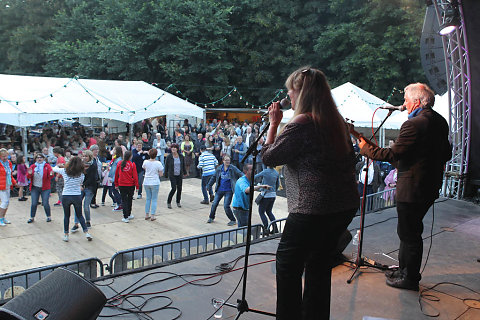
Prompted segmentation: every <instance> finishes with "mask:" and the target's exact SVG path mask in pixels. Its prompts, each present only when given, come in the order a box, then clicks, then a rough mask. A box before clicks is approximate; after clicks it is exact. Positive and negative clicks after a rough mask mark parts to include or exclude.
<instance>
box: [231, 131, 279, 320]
mask: <svg viewBox="0 0 480 320" xmlns="http://www.w3.org/2000/svg"><path fill="white" fill-rule="evenodd" d="M269 127H270V122H268V123H267V124H266V125H265V128H264V129H263V130H262V132H261V133H260V134H259V135H258V137H257V139H255V141H254V142H253V143H252V144H251V145H250V147H249V148H248V150H247V152H246V153H245V156H244V158H243V159H242V163H243V164H244V163H245V161H246V160H247V158H248V156H250V155H252V156H253V168H252V173H251V175H250V192H249V193H248V196H249V201H250V207H249V208H248V223H247V241H246V245H245V263H244V267H243V287H242V298H241V299H237V304H236V305H234V304H232V303H228V302H225V303H224V305H225V306H229V307H234V308H237V316H236V317H235V320H236V319H239V318H240V316H241V315H242V314H243V313H244V312H254V313H258V314H263V315H266V316H271V317H276V314H275V313H270V312H266V311H261V310H256V309H251V308H249V307H248V303H247V300H246V299H245V296H246V293H247V273H248V257H249V255H250V245H251V239H250V237H251V236H252V230H251V228H252V207H253V194H254V193H255V191H254V187H255V183H254V178H255V165H256V164H257V161H256V158H257V155H258V153H259V152H258V150H257V146H258V141H259V140H260V138H261V137H263V136H264V135H265V133H266V132H267V130H268V128H269Z"/></svg>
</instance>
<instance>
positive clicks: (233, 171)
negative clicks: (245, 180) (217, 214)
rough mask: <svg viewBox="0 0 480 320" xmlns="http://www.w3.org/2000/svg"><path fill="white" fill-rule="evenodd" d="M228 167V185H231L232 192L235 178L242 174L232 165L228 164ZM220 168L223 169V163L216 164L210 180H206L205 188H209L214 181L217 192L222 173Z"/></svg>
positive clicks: (235, 181)
mask: <svg viewBox="0 0 480 320" xmlns="http://www.w3.org/2000/svg"><path fill="white" fill-rule="evenodd" d="M229 169H230V170H228V174H229V176H230V185H231V187H232V192H233V190H235V183H237V179H238V178H240V177H241V176H243V175H244V174H243V172H242V171H240V170H239V169H238V168H237V167H235V166H234V165H230V166H229ZM222 170H223V164H222V165H221V166H218V167H217V169H215V174H213V175H212V177H211V178H210V180H208V186H207V190H208V189H209V188H211V187H212V186H213V184H214V183H216V185H215V192H217V190H218V188H219V187H220V177H221V175H222Z"/></svg>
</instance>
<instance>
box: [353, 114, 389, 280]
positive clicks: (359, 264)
mask: <svg viewBox="0 0 480 320" xmlns="http://www.w3.org/2000/svg"><path fill="white" fill-rule="evenodd" d="M393 111H394V110H391V109H389V110H388V114H387V116H386V117H385V119H383V121H382V123H380V125H379V126H378V128H377V130H375V132H374V133H373V135H372V137H371V138H370V140H372V139H373V138H374V137H375V136H376V135H377V132H378V130H380V128H381V127H382V126H383V124H384V123H385V121H387V119H388V118H389V117H390V116H391V115H392V113H393ZM365 158H366V166H365V182H366V183H364V184H363V196H362V206H361V210H360V229H359V230H360V236H359V244H358V251H357V258H356V260H355V269H354V270H353V273H352V275H351V276H350V278H349V279H348V280H347V283H352V280H353V277H354V276H355V275H356V274H357V272H358V270H359V269H360V267H362V266H367V267H373V268H378V269H381V270H384V269H385V268H383V267H380V266H376V265H372V264H370V263H368V264H367V263H366V262H365V259H364V258H362V248H363V232H364V230H365V227H364V224H365V207H366V204H367V196H366V193H367V192H366V191H367V185H368V168H369V166H370V163H371V162H370V161H372V162H373V160H370V159H369V158H368V157H365ZM360 174H363V173H360Z"/></svg>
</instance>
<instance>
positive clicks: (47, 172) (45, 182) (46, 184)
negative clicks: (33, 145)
mask: <svg viewBox="0 0 480 320" xmlns="http://www.w3.org/2000/svg"><path fill="white" fill-rule="evenodd" d="M35 168H36V164H35V163H34V164H32V165H31V166H30V168H28V170H30V169H31V172H32V173H31V174H30V173H28V171H27V178H28V179H30V190H32V186H33V173H34V172H35ZM52 177H53V170H52V167H51V166H50V164H49V163H48V162H46V163H45V165H44V166H43V177H42V191H43V190H48V189H51V184H50V181H51V180H52Z"/></svg>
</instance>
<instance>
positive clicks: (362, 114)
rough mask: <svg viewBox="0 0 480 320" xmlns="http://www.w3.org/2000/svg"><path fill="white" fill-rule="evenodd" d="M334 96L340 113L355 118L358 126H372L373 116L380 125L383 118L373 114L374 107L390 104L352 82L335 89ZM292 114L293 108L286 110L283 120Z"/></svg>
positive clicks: (375, 123)
mask: <svg viewBox="0 0 480 320" xmlns="http://www.w3.org/2000/svg"><path fill="white" fill-rule="evenodd" d="M332 96H333V99H334V100H335V103H336V104H337V107H338V111H340V114H341V115H342V116H343V117H344V118H348V119H350V120H354V121H355V126H358V127H371V125H372V118H373V124H374V126H375V125H379V124H380V122H381V118H380V117H379V116H377V114H375V115H374V114H373V112H374V109H376V108H377V107H378V106H383V105H389V104H387V103H386V102H385V101H383V100H382V99H380V98H377V97H375V96H374V95H372V94H370V93H368V92H367V91H365V90H363V89H361V88H359V87H357V86H355V85H353V84H351V83H350V82H347V83H344V84H342V85H341V86H339V87H337V88H335V89H333V90H332ZM292 116H293V110H288V111H285V112H284V113H283V120H282V122H287V121H288V120H290V119H291V117H292Z"/></svg>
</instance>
